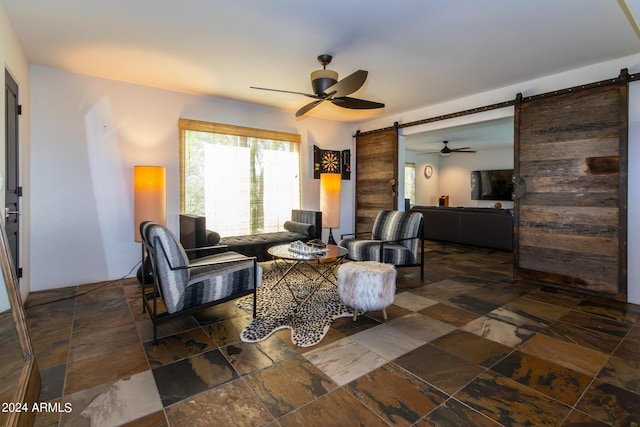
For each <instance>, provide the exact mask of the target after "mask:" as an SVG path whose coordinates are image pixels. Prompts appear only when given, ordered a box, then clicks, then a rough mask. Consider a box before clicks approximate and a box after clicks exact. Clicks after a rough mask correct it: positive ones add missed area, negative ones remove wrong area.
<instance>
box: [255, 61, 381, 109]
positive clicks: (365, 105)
mask: <svg viewBox="0 0 640 427" xmlns="http://www.w3.org/2000/svg"><path fill="white" fill-rule="evenodd" d="M331 59H332V56H331V55H320V56H318V62H319V63H320V64H321V65H322V70H316V71H314V72H312V73H311V87H312V88H313V94H310V93H304V92H295V91H291V90H280V89H269V88H265V87H255V86H251V89H260V90H270V91H273V92H285V93H295V94H297V95H304V96H307V97H309V98H314V99H315V101H312V102H310V103H309V104H307V105H305V106H304V107H302V108H300V109H299V110H298V111H296V117H300V116H303V115H304V114H306V113H308V112H309V111H311V110H312V109H313V108H315V107H317V106H318V105H320V104H322V103H323V102H325V101H330V102H331V103H333V104H334V105H337V106H338V107H342V108H350V109H354V110H370V109H374V108H384V104H382V103H380V102H374V101H366V100H364V99H358V98H350V97H349V96H347V95H351V94H352V93H354V92H355V91H357V90H358V89H360V88H361V87H362V85H363V84H364V82H365V81H366V80H367V75H368V72H367V71H364V70H358V71H356V72H355V73H353V74H350V75H348V76H347V77H345V78H344V79H342V80H340V81H338V73H337V72H335V71H333V70H327V65H328V64H329V63H330V62H331Z"/></svg>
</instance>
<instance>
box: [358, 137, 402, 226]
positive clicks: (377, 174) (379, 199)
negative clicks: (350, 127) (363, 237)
mask: <svg viewBox="0 0 640 427" xmlns="http://www.w3.org/2000/svg"><path fill="white" fill-rule="evenodd" d="M355 166H356V168H355V175H356V221H355V222H356V233H363V232H369V231H371V229H372V228H373V221H374V220H375V218H376V215H377V214H378V212H380V211H381V210H397V207H398V194H397V193H398V129H397V127H394V128H393V129H387V130H382V131H378V132H372V133H369V134H365V135H360V134H357V135H356V161H355Z"/></svg>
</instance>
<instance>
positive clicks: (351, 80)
mask: <svg viewBox="0 0 640 427" xmlns="http://www.w3.org/2000/svg"><path fill="white" fill-rule="evenodd" d="M368 74H369V72H368V71H364V70H358V71H356V72H355V73H352V74H349V75H348V76H347V77H345V78H344V79H342V80H340V81H339V82H338V83H335V84H334V85H333V86H329V87H328V88H327V89H326V90H325V91H324V92H325V93H329V92H333V91H335V92H336V94H335V95H334V97H336V98H341V97H343V96H347V95H351V94H352V93H353V92H355V91H357V90H358V89H360V88H361V87H362V85H363V84H364V82H365V81H366V80H367V75H368Z"/></svg>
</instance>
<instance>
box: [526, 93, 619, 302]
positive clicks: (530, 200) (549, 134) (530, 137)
mask: <svg viewBox="0 0 640 427" xmlns="http://www.w3.org/2000/svg"><path fill="white" fill-rule="evenodd" d="M627 99H628V98H627V84H626V83H624V84H615V85H614V84H611V85H606V86H604V87H592V88H588V89H582V90H577V91H576V92H575V93H574V92H570V93H563V94H561V95H555V96H549V97H543V98H539V99H537V98H535V97H534V98H532V99H531V100H530V101H527V102H522V103H519V104H516V112H515V146H514V148H515V152H514V154H515V162H514V168H515V172H514V173H515V175H516V179H519V181H520V183H519V185H516V189H515V194H516V197H518V196H520V197H519V198H516V200H515V203H514V207H515V215H516V226H515V242H514V243H515V248H514V275H515V277H516V278H523V279H534V280H536V281H542V282H545V283H549V284H552V285H557V286H559V287H564V288H569V289H572V290H577V291H585V292H587V293H593V294H599V295H603V296H606V297H610V298H615V299H620V300H626V293H627V279H626V268H627V263H626V262H627V261H626V259H627V256H626V245H627V225H626V224H627V199H626V194H627V191H626V189H627V115H628V106H627ZM518 177H519V178H518Z"/></svg>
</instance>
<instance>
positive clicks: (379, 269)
mask: <svg viewBox="0 0 640 427" xmlns="http://www.w3.org/2000/svg"><path fill="white" fill-rule="evenodd" d="M338 294H339V295H340V299H341V300H342V302H343V303H345V304H346V305H348V306H349V307H352V308H353V309H354V312H353V320H354V321H355V320H356V319H357V318H358V310H363V311H374V310H382V316H383V317H384V318H385V319H386V318H387V310H386V308H387V307H389V306H390V305H391V304H393V300H394V298H395V295H396V268H395V267H394V266H393V264H383V263H381V262H377V261H362V262H348V263H346V264H342V265H341V266H340V268H339V269H338Z"/></svg>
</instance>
